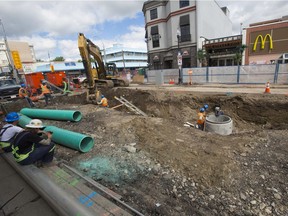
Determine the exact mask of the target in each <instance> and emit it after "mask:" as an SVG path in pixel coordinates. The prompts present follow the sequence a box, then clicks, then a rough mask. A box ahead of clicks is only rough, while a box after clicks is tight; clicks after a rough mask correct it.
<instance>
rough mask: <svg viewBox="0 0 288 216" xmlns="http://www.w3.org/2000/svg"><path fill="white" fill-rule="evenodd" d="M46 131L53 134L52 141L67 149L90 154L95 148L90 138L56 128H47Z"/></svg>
mask: <svg viewBox="0 0 288 216" xmlns="http://www.w3.org/2000/svg"><path fill="white" fill-rule="evenodd" d="M44 131H51V132H53V135H52V140H53V141H54V142H55V143H59V144H61V145H64V146H66V147H69V148H72V149H76V150H78V151H80V152H84V153H85V152H88V151H90V149H91V148H92V147H93V146H94V140H93V139H92V137H90V136H86V135H84V134H80V133H76V132H73V131H68V130H64V129H61V128H58V127H55V126H46V128H45V129H44Z"/></svg>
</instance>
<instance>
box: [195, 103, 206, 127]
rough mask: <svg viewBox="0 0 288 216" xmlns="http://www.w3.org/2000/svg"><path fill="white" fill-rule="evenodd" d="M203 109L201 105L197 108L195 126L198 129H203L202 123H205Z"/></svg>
mask: <svg viewBox="0 0 288 216" xmlns="http://www.w3.org/2000/svg"><path fill="white" fill-rule="evenodd" d="M204 112H205V109H204V108H203V107H202V108H200V109H199V112H198V114H197V115H198V119H197V126H198V129H200V130H204V124H205V115H204Z"/></svg>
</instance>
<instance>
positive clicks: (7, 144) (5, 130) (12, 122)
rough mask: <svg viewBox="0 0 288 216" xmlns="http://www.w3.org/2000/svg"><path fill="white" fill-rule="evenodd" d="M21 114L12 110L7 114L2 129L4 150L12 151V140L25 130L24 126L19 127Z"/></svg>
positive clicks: (1, 142) (0, 137)
mask: <svg viewBox="0 0 288 216" xmlns="http://www.w3.org/2000/svg"><path fill="white" fill-rule="evenodd" d="M19 118H20V117H19V115H18V113H16V112H10V113H8V114H7V115H6V118H5V122H7V124H5V125H4V126H3V127H2V128H1V130H0V146H1V148H2V150H3V151H5V152H11V151H12V149H11V142H12V141H13V140H14V137H15V136H16V135H17V134H18V133H19V132H21V131H22V130H23V128H21V127H18V126H17V124H18V121H19Z"/></svg>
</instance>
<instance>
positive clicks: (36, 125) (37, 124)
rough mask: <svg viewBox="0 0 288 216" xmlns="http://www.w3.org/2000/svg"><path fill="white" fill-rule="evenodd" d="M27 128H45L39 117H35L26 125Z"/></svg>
mask: <svg viewBox="0 0 288 216" xmlns="http://www.w3.org/2000/svg"><path fill="white" fill-rule="evenodd" d="M26 127H27V128H44V127H45V126H44V125H43V123H42V121H41V120H39V119H33V120H31V121H30V122H29V124H27V125H26Z"/></svg>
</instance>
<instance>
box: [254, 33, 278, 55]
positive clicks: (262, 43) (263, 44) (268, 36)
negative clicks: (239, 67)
mask: <svg viewBox="0 0 288 216" xmlns="http://www.w3.org/2000/svg"><path fill="white" fill-rule="evenodd" d="M267 38H269V42H270V43H269V44H270V46H269V49H270V50H271V49H273V41H272V37H271V35H270V34H266V35H265V37H264V38H263V36H262V35H258V36H257V38H256V39H255V41H254V46H253V51H256V48H257V44H258V40H259V39H260V41H261V49H262V50H263V49H264V47H265V42H266V40H267Z"/></svg>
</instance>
